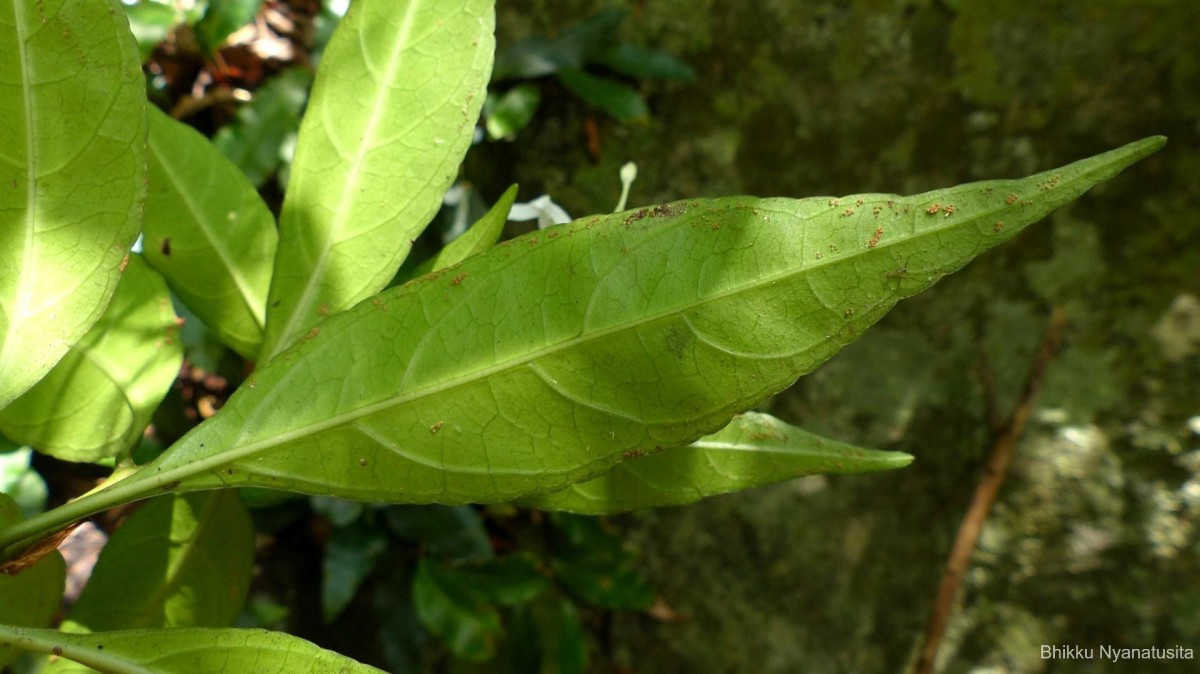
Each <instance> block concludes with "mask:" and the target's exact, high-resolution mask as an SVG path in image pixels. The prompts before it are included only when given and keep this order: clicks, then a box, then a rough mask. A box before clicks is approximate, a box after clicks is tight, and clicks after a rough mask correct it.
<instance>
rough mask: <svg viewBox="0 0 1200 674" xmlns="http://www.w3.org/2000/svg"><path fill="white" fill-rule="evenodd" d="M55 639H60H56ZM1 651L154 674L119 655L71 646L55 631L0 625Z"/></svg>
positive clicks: (117, 672)
mask: <svg viewBox="0 0 1200 674" xmlns="http://www.w3.org/2000/svg"><path fill="white" fill-rule="evenodd" d="M55 635H57V636H59V637H63V638H62V639H59V638H55ZM0 647H5V648H16V649H19V650H22V651H29V652H31V653H45V654H46V655H57V656H60V657H63V658H66V659H68V660H72V661H74V662H78V663H80V664H82V665H87V666H88V667H92V668H94V669H97V670H99V671H102V672H112V673H113V674H154V670H151V669H147V668H146V667H143V666H141V665H139V664H137V663H136V662H132V661H130V660H129V659H128V658H125V657H122V656H120V655H114V654H112V653H107V652H105V651H103V650H99V649H97V648H95V647H87V646H81V645H79V644H77V643H75V644H73V643H70V639H69V637H68V636H67V635H65V634H63V633H62V632H57V631H54V630H39V629H30V628H26V627H16V626H14V625H0Z"/></svg>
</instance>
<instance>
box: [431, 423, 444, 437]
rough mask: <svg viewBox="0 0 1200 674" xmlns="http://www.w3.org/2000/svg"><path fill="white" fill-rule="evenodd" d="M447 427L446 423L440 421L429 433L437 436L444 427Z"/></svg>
mask: <svg viewBox="0 0 1200 674" xmlns="http://www.w3.org/2000/svg"><path fill="white" fill-rule="evenodd" d="M445 425H446V422H444V421H439V422H437V423H436V424H434V425H432V426H430V427H429V432H430V433H431V434H433V435H437V434H438V431H440V430H442V426H445Z"/></svg>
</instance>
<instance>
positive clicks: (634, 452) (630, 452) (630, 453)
mask: <svg viewBox="0 0 1200 674" xmlns="http://www.w3.org/2000/svg"><path fill="white" fill-rule="evenodd" d="M645 455H646V452H644V451H642V450H640V449H627V450H625V451H624V452H622V453H621V456H623V457H625V458H626V459H636V458H638V457H639V456H645Z"/></svg>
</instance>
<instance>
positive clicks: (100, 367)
mask: <svg viewBox="0 0 1200 674" xmlns="http://www.w3.org/2000/svg"><path fill="white" fill-rule="evenodd" d="M178 333H179V330H178V326H177V325H176V320H175V312H174V310H173V309H172V307H171V298H170V295H169V293H168V292H167V286H166V283H165V282H164V281H163V279H162V277H161V276H159V275H158V274H157V273H155V272H154V270H152V269H150V267H149V266H148V265H147V264H146V263H145V262H143V260H142V257H141V256H140V255H133V256H130V258H129V266H128V267H127V268H126V269H125V275H124V276H123V277H122V278H121V281H120V283H119V284H118V285H117V290H116V292H115V293H113V297H112V301H111V302H110V303H109V305H108V308H107V309H106V310H105V312H104V315H103V316H101V317H100V320H99V321H97V322H96V324H95V325H93V326H92V329H91V330H89V331H88V332H87V334H85V335H84V336H83V337H82V338H81V339H80V340H79V341H78V342H77V343H75V344H74V345H73V346H71V348H70V349H69V350H68V352H67V354H66V355H65V356H63V358H62V360H60V361H59V362H58V363H57V364H56V365H55V366H54V368H53V369H51V370H50V372H49V373H47V374H46V376H45V377H43V378H42V380H41V381H39V382H38V383H36V384H34V385H33V387H32V388H30V389H29V390H28V391H26V392H25V393H23V394H22V395H21V397H19V398H17V399H16V400H14V401H13V402H12V403H11V404H10V405H9V406H8V407H5V408H4V409H3V410H0V431H2V432H3V433H4V434H5V435H7V436H8V437H9V438H12V439H14V440H17V441H18V442H21V443H22V444H26V445H31V446H33V447H35V448H37V450H38V451H40V452H42V453H44V454H50V455H52V456H55V457H57V458H59V459H63V460H65V461H79V462H89V461H99V460H101V459H104V458H108V457H111V456H115V455H116V454H117V453H119V452H121V451H122V450H124V449H128V448H129V447H131V446H133V444H134V443H135V442H137V440H138V438H140V437H141V435H142V431H144V430H145V428H146V426H147V424H149V423H150V417H151V415H152V414H154V410H155V409H156V408H157V407H158V404H159V403H160V402H162V399H163V397H164V396H166V394H167V391H168V390H169V389H170V388H171V384H173V383H174V382H175V378H176V376H177V375H178V374H179V367H180V365H181V364H182V363H183V344H182V342H181V341H180V340H179V334H178Z"/></svg>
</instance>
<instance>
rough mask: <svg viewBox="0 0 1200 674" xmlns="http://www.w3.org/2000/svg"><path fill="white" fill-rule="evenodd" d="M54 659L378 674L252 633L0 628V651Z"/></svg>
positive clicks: (154, 669) (125, 665)
mask: <svg viewBox="0 0 1200 674" xmlns="http://www.w3.org/2000/svg"><path fill="white" fill-rule="evenodd" d="M4 646H9V647H14V648H19V649H21V650H26V651H31V652H33V653H46V654H51V653H53V654H55V655H58V656H59V657H63V658H66V659H68V660H72V661H75V662H78V663H80V664H82V665H85V666H88V667H91V668H93V669H96V670H98V671H101V672H128V673H130V674H195V673H196V672H254V674H297V673H301V672H311V673H312V674H324V673H325V672H338V673H339V674H360V673H361V674H368V673H378V672H380V671H381V670H378V669H375V668H374V667H370V666H367V665H364V664H361V663H358V662H355V661H354V660H351V659H350V658H347V657H345V656H343V655H338V654H337V653H334V652H333V651H327V650H325V649H323V648H319V647H318V646H316V645H315V644H312V643H310V642H308V641H305V640H304V639H300V638H298V637H294V636H291V635H290V634H283V633H281V632H268V631H266V630H256V629H212V628H200V627H194V628H179V629H153V630H124V631H119V632H104V633H101V634H66V633H63V632H58V631H55V630H40V629H29V628H22V627H12V626H9V625H0V647H4Z"/></svg>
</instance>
